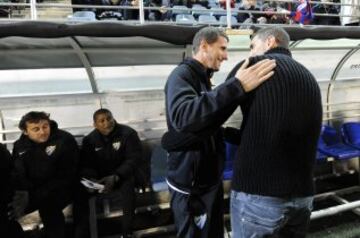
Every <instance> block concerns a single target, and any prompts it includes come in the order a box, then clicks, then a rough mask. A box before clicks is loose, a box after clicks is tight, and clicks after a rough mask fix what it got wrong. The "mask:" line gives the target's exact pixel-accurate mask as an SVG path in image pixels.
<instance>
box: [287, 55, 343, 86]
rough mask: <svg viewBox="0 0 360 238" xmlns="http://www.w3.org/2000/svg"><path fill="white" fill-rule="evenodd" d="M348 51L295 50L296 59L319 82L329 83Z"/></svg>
mask: <svg viewBox="0 0 360 238" xmlns="http://www.w3.org/2000/svg"><path fill="white" fill-rule="evenodd" d="M346 52H348V50H327V51H326V50H311V51H310V50H302V51H300V50H294V51H292V55H293V57H294V59H296V60H297V61H298V62H300V63H301V64H303V65H304V66H305V67H306V68H307V69H308V70H310V72H311V73H312V74H313V75H314V76H315V78H316V80H317V81H328V80H330V78H331V75H332V74H333V72H334V70H335V68H336V66H337V65H338V63H339V62H340V60H341V59H342V58H343V57H344V55H345V54H346Z"/></svg>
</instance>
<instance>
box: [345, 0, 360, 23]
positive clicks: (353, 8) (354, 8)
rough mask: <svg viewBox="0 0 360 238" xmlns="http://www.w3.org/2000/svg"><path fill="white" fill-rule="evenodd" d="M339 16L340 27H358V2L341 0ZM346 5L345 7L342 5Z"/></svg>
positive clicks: (356, 0)
mask: <svg viewBox="0 0 360 238" xmlns="http://www.w3.org/2000/svg"><path fill="white" fill-rule="evenodd" d="M341 4H342V5H341V9H340V15H346V16H343V17H341V18H340V19H341V25H343V26H358V25H359V22H360V0H341ZM343 4H347V5H345V6H344V5H343Z"/></svg>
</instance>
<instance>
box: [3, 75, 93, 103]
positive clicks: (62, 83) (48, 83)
mask: <svg viewBox="0 0 360 238" xmlns="http://www.w3.org/2000/svg"><path fill="white" fill-rule="evenodd" d="M0 75H1V77H0V84H1V87H0V97H9V96H26V95H51V94H64V93H66V94H67V93H84V92H91V86H90V82H89V79H88V77H87V74H86V71H85V69H83V68H78V69H27V70H1V71H0Z"/></svg>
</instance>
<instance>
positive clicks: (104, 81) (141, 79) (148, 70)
mask: <svg viewBox="0 0 360 238" xmlns="http://www.w3.org/2000/svg"><path fill="white" fill-rule="evenodd" d="M175 67H176V65H145V66H123V67H96V68H94V72H95V77H96V79H97V82H98V86H99V91H100V92H104V91H137V90H149V89H163V88H164V86H165V83H166V80H167V78H168V76H169V74H170V73H171V71H172V70H173V69H174V68H175Z"/></svg>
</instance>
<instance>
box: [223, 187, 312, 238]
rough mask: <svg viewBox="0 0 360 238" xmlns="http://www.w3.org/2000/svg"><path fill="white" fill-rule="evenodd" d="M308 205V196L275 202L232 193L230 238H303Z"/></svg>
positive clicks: (271, 198)
mask: <svg viewBox="0 0 360 238" xmlns="http://www.w3.org/2000/svg"><path fill="white" fill-rule="evenodd" d="M312 203H313V197H312V196H310V197H303V198H277V197H267V196H260V195H252V194H247V193H243V192H236V191H232V192H231V201H230V214H231V227H232V237H233V238H258V237H284V238H285V237H286V238H291V237H296V238H298V237H299V238H300V237H305V236H306V232H307V229H308V226H309V222H310V215H311V210H312Z"/></svg>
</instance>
